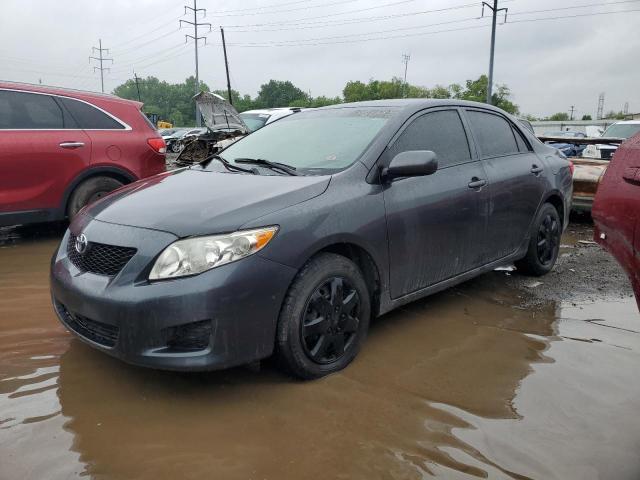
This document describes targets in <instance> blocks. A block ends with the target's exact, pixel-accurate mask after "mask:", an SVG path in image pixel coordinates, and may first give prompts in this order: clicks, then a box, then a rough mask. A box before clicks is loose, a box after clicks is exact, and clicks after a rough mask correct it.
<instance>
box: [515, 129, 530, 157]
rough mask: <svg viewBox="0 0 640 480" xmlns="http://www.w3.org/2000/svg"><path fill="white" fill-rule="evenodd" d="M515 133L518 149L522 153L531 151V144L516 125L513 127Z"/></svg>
mask: <svg viewBox="0 0 640 480" xmlns="http://www.w3.org/2000/svg"><path fill="white" fill-rule="evenodd" d="M513 134H514V135H515V136H516V143H517V144H518V150H519V151H520V153H526V152H530V151H531V148H530V147H529V144H528V143H527V141H526V140H525V139H524V137H523V136H522V133H520V131H519V130H518V129H517V128H516V127H513Z"/></svg>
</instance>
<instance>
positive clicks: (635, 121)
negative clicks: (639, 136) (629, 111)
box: [613, 120, 640, 125]
mask: <svg viewBox="0 0 640 480" xmlns="http://www.w3.org/2000/svg"><path fill="white" fill-rule="evenodd" d="M639 123H640V120H621V121H620V122H616V123H614V124H613V125H637V124H639Z"/></svg>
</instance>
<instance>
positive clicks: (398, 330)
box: [0, 232, 640, 479]
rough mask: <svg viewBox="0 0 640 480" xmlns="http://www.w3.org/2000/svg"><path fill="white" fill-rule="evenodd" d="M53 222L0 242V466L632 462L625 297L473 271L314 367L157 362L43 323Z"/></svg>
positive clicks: (637, 471)
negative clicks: (541, 301)
mask: <svg viewBox="0 0 640 480" xmlns="http://www.w3.org/2000/svg"><path fill="white" fill-rule="evenodd" d="M57 235H58V233H57V232H54V233H53V234H51V235H49V236H44V237H41V236H38V237H35V238H29V237H28V238H27V239H26V240H24V239H23V240H18V241H15V240H12V239H11V238H8V239H7V238H5V243H4V246H2V247H1V248H0V479H15V478H25V479H32V478H33V479H45V478H46V479H66V478H75V477H80V476H83V477H86V476H89V477H90V478H96V479H133V478H136V479H138V478H139V479H147V478H149V479H159V478H171V479H176V478H220V479H265V478H267V479H284V478H291V479H303V478H304V479H316V478H317V479H320V478H322V479H334V478H337V479H340V478H345V479H346V478H350V479H351V478H353V479H360V478H362V479H377V478H382V479H386V478H389V479H391V478H393V479H417V478H424V477H429V476H431V475H434V476H439V477H441V478H476V477H481V478H483V477H484V478H487V477H488V478H523V477H530V478H541V479H552V478H559V479H572V478H576V479H588V478H616V479H637V478H640V415H638V412H639V411H640V372H639V365H640V316H639V315H638V313H637V311H636V310H635V303H634V302H633V301H632V300H631V299H626V300H617V301H615V302H614V301H610V302H599V303H597V304H577V305H573V304H570V303H569V304H553V303H549V304H547V305H544V306H542V307H539V308H536V309H523V308H519V307H518V305H519V304H520V300H521V299H520V298H518V297H519V295H523V293H520V292H518V291H515V290H513V291H511V290H506V289H505V287H504V283H503V279H502V278H501V276H500V275H497V274H496V275H494V274H490V275H486V276H483V277H481V278H479V279H477V280H475V281H473V282H470V283H468V284H466V285H464V286H462V287H460V288H456V289H453V290H450V291H447V292H444V293H442V294H440V295H437V296H435V297H432V298H430V299H427V300H424V301H420V302H417V303H414V304H412V305H410V306H408V307H406V308H404V309H402V310H400V311H397V312H394V313H392V314H389V315H387V316H385V317H383V318H382V319H380V320H378V321H376V322H375V323H374V324H373V325H372V328H371V332H370V336H369V338H368V340H367V342H366V345H365V347H364V349H363V351H362V352H361V354H360V355H359V357H358V358H357V359H356V361H355V362H354V364H352V366H350V367H349V368H348V369H347V370H345V371H344V372H342V373H340V374H337V375H333V376H331V377H328V378H325V379H322V380H320V381H316V382H311V383H300V382H295V381H292V380H290V379H288V378H286V377H284V376H282V375H281V374H280V373H278V371H277V370H276V369H275V368H273V367H272V366H271V365H269V364H267V365H263V366H262V368H261V370H260V371H255V370H250V369H247V368H240V369H234V370H230V371H226V372H214V373H206V374H175V373H165V372H156V371H150V370H145V369H140V368H136V367H131V366H128V365H125V364H123V363H120V362H118V361H117V360H114V359H112V358H109V357H107V356H105V355H103V354H101V353H99V352H96V351H94V350H92V349H90V348H89V347H86V346H85V345H84V344H82V343H80V342H79V341H77V340H74V339H72V337H71V336H70V335H69V334H68V333H66V332H65V330H64V329H63V328H62V327H61V326H60V325H59V324H58V322H57V320H56V319H55V317H54V314H53V313H52V310H51V307H50V304H49V296H48V285H47V283H48V280H47V274H48V262H49V259H50V256H51V253H52V251H53V249H54V248H55V247H56V244H57V241H58V240H57V238H58V236H57Z"/></svg>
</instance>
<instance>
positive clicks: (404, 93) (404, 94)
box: [402, 53, 411, 98]
mask: <svg viewBox="0 0 640 480" xmlns="http://www.w3.org/2000/svg"><path fill="white" fill-rule="evenodd" d="M409 60H411V55H410V54H408V53H403V54H402V63H404V82H403V83H402V98H407V67H408V66H409Z"/></svg>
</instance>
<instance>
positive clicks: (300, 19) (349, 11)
mask: <svg viewBox="0 0 640 480" xmlns="http://www.w3.org/2000/svg"><path fill="white" fill-rule="evenodd" d="M415 1H416V0H400V1H397V2H391V3H384V4H381V5H376V6H374V7H367V8H360V9H357V10H347V11H346V12H336V13H329V14H325V15H316V16H315V17H304V18H298V19H295V20H283V21H279V22H267V23H256V24H253V25H246V24H245V25H224V27H225V28H227V27H263V26H272V25H286V24H297V23H299V22H304V21H305V20H316V19H318V18H329V17H337V16H340V15H348V14H350V13H360V12H367V11H370V10H376V9H378V8H385V7H395V6H397V5H402V4H405V3H411V2H415Z"/></svg>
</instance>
